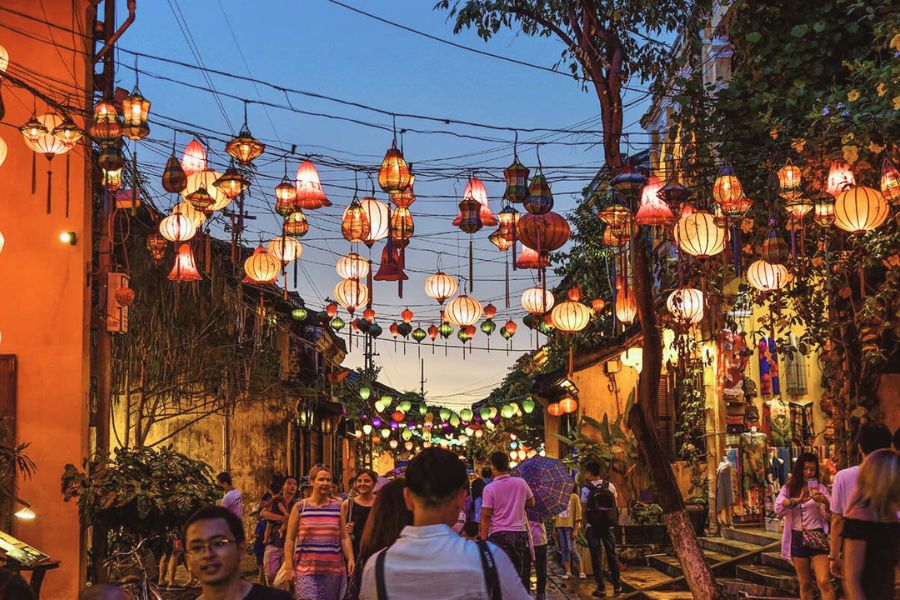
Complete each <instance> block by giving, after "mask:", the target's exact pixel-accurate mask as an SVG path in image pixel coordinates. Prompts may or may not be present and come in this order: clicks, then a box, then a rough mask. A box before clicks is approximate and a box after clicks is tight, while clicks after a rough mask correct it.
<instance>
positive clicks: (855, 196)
mask: <svg viewBox="0 0 900 600" xmlns="http://www.w3.org/2000/svg"><path fill="white" fill-rule="evenodd" d="M889 213H890V207H889V206H888V203H887V201H886V200H885V199H884V196H882V195H881V192H879V191H878V190H875V189H872V188H870V187H866V186H864V185H858V186H855V187H851V188H848V189H846V190H844V191H843V192H841V193H840V194H838V196H837V198H835V200H834V224H835V225H837V226H838V227H840V228H841V229H843V230H844V231H848V232H850V233H852V234H854V235H863V234H865V233H866V232H869V231H872V230H873V229H875V228H877V227H878V226H879V225H881V224H882V223H884V221H885V219H887V217H888V214H889Z"/></svg>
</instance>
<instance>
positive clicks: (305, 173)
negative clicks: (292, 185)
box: [296, 160, 331, 210]
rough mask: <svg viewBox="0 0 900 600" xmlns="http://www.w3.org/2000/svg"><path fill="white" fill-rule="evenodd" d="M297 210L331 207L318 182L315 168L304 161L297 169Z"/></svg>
mask: <svg viewBox="0 0 900 600" xmlns="http://www.w3.org/2000/svg"><path fill="white" fill-rule="evenodd" d="M296 179H297V181H296V186H297V208H299V209H302V210H316V209H317V208H322V207H323V206H331V202H330V201H329V200H328V197H327V196H326V195H325V190H323V189H322V182H321V181H319V172H318V171H317V170H316V166H315V165H314V164H312V163H311V162H310V161H308V160H305V161H303V162H302V163H300V166H299V167H297V178H296Z"/></svg>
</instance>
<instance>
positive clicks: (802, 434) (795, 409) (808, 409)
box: [790, 400, 814, 446]
mask: <svg viewBox="0 0 900 600" xmlns="http://www.w3.org/2000/svg"><path fill="white" fill-rule="evenodd" d="M790 411H791V426H792V430H791V434H792V437H793V441H794V443H795V444H798V445H801V446H803V445H806V444H810V443H812V441H813V437H814V435H813V407H812V400H807V401H806V402H791V403H790Z"/></svg>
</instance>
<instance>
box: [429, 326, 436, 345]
mask: <svg viewBox="0 0 900 600" xmlns="http://www.w3.org/2000/svg"><path fill="white" fill-rule="evenodd" d="M437 336H438V328H437V325H429V326H428V337H430V338H431V341H432V342H433V341H434V340H436V339H437Z"/></svg>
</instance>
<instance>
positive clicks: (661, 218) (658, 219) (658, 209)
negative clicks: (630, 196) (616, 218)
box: [634, 175, 675, 225]
mask: <svg viewBox="0 0 900 600" xmlns="http://www.w3.org/2000/svg"><path fill="white" fill-rule="evenodd" d="M662 187H663V183H662V181H660V179H659V178H658V177H656V176H654V175H651V176H650V178H649V179H647V184H646V185H645V186H644V189H643V191H641V205H640V207H639V208H638V211H637V214H635V215H634V223H635V224H636V225H667V224H669V223H673V222H674V221H675V215H674V214H673V213H672V209H671V208H669V206H668V205H667V204H666V203H665V202H663V200H662V199H661V198H660V197H659V191H660V190H661V189H662Z"/></svg>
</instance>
